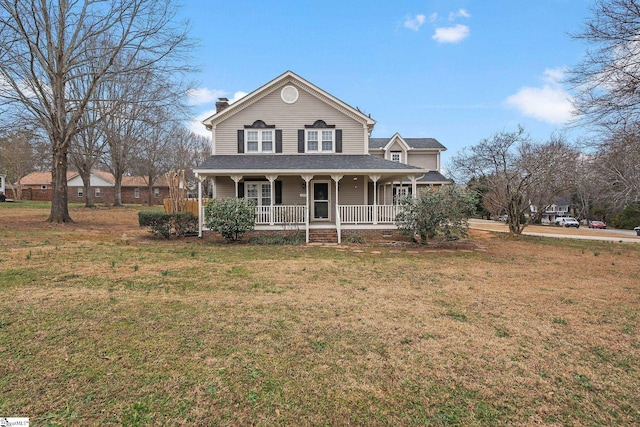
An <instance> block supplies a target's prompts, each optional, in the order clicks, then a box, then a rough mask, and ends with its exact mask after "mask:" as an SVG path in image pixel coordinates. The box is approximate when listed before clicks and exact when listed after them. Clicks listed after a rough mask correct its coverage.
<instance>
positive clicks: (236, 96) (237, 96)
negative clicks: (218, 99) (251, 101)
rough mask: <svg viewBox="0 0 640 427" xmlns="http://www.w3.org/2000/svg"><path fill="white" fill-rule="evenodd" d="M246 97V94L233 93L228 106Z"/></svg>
mask: <svg viewBox="0 0 640 427" xmlns="http://www.w3.org/2000/svg"><path fill="white" fill-rule="evenodd" d="M246 95H247V92H241V91H238V92H236V93H234V94H233V97H232V98H231V99H230V100H229V104H233V103H234V102H236V101H237V100H239V99H240V98H244V97H245V96H246Z"/></svg>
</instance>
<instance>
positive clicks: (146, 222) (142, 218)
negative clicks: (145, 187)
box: [138, 211, 198, 239]
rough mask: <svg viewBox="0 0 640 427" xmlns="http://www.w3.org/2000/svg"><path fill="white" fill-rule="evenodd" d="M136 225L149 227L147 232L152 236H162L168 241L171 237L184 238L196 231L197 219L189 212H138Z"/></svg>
mask: <svg viewBox="0 0 640 427" xmlns="http://www.w3.org/2000/svg"><path fill="white" fill-rule="evenodd" d="M138 224H139V225H140V227H149V228H151V230H149V232H150V233H151V234H153V235H154V236H162V237H164V238H165V239H168V238H169V237H170V236H171V235H175V236H178V237H184V236H185V235H187V234H190V233H195V232H197V231H198V217H196V216H195V215H193V214H192V213H191V212H173V213H166V212H155V211H140V212H138Z"/></svg>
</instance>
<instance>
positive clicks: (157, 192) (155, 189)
mask: <svg viewBox="0 0 640 427" xmlns="http://www.w3.org/2000/svg"><path fill="white" fill-rule="evenodd" d="M180 185H182V183H180ZM153 197H155V198H156V199H158V198H160V189H159V188H158V187H154V188H153Z"/></svg>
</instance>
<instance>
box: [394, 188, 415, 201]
mask: <svg viewBox="0 0 640 427" xmlns="http://www.w3.org/2000/svg"><path fill="white" fill-rule="evenodd" d="M411 194H412V191H411V187H409V186H405V185H394V186H393V204H394V205H397V204H399V203H400V200H401V199H402V198H403V197H406V196H410V195H411Z"/></svg>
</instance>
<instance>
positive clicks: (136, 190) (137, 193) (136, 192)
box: [133, 187, 140, 199]
mask: <svg viewBox="0 0 640 427" xmlns="http://www.w3.org/2000/svg"><path fill="white" fill-rule="evenodd" d="M133 198H134V199H139V198H140V188H139V187H136V188H134V189H133Z"/></svg>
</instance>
